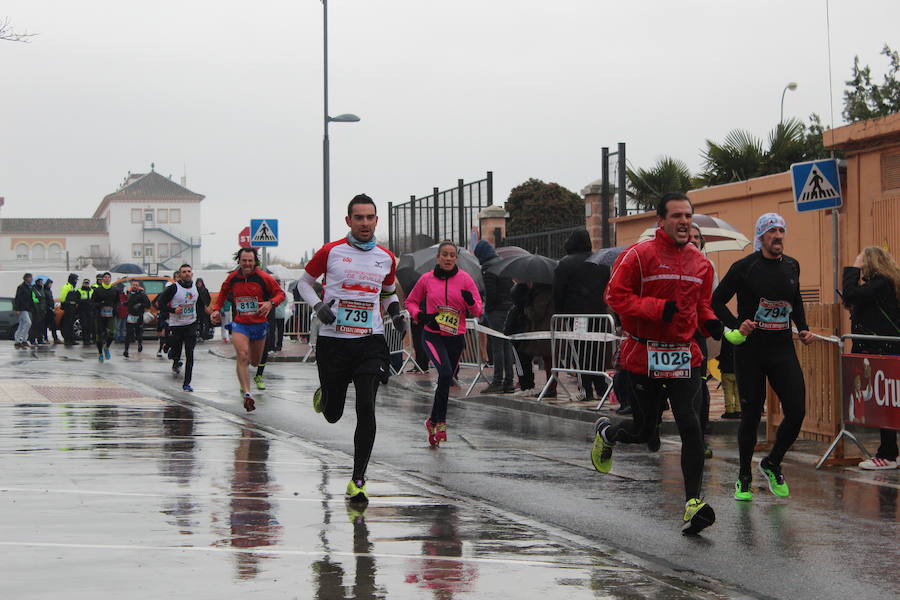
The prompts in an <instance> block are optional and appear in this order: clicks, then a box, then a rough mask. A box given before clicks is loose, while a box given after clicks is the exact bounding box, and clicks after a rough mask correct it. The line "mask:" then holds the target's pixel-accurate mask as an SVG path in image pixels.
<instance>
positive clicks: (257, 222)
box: [250, 219, 278, 248]
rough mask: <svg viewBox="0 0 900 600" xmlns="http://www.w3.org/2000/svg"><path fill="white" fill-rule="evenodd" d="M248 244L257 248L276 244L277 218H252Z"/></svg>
mask: <svg viewBox="0 0 900 600" xmlns="http://www.w3.org/2000/svg"><path fill="white" fill-rule="evenodd" d="M250 245H251V246H256V247H259V248H265V247H273V246H277V245H278V219H252V220H251V221H250Z"/></svg>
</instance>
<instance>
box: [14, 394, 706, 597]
mask: <svg viewBox="0 0 900 600" xmlns="http://www.w3.org/2000/svg"><path fill="white" fill-rule="evenodd" d="M8 384H9V381H8V380H7V381H5V382H0V387H2V386H4V385H8ZM16 385H18V386H19V388H17V389H19V390H23V389H25V388H24V387H23V386H28V387H30V388H31V390H32V391H31V392H29V393H33V394H36V395H41V396H43V398H44V400H43V403H36V404H29V405H28V406H16V405H15V404H14V403H0V417H2V420H0V468H2V472H3V473H4V474H5V477H4V482H3V487H2V488H0V502H3V505H4V510H3V511H0V531H2V532H3V534H2V537H0V546H7V547H8V550H9V552H6V553H5V554H6V556H7V559H6V560H5V567H6V569H5V571H6V572H8V573H12V576H11V577H9V578H7V580H6V581H5V583H4V587H5V589H6V590H7V591H8V593H9V594H10V597H22V596H27V595H28V594H29V593H34V592H35V590H36V589H37V588H38V587H39V588H40V589H41V590H44V591H54V592H55V593H59V594H62V593H65V595H66V597H68V598H82V597H83V598H88V597H91V598H93V597H96V594H97V593H101V594H102V595H104V596H113V595H120V596H123V597H128V598H140V597H147V598H150V597H153V598H157V597H158V595H159V593H160V592H163V591H165V590H169V591H171V590H173V589H177V590H178V593H179V595H183V596H186V595H188V594H200V595H203V596H204V597H212V596H214V595H220V594H226V595H227V594H229V593H234V592H235V591H236V590H237V591H242V590H245V589H246V590H247V591H249V590H253V591H268V592H270V593H276V594H278V595H279V597H284V596H288V597H290V596H291V595H294V596H295V597H300V598H309V597H312V598H319V599H323V600H324V599H328V600H330V599H334V598H357V599H367V598H372V599H375V598H417V599H418V598H425V597H433V598H437V599H450V598H506V597H509V598H523V597H529V598H534V597H542V598H548V599H549V598H566V599H572V598H575V599H577V598H622V599H625V598H628V599H634V598H663V599H677V598H697V597H716V596H715V595H714V594H712V593H711V592H709V591H707V590H703V589H701V588H699V587H697V586H695V585H693V584H690V583H685V582H683V581H680V580H678V579H675V578H670V577H662V576H657V575H655V574H653V573H652V572H649V571H647V570H645V569H643V568H638V567H635V566H633V565H629V564H625V563H622V562H620V561H618V560H616V559H614V558H612V557H610V556H609V555H606V554H603V553H601V552H596V551H593V550H592V549H590V548H584V547H582V546H579V545H578V544H575V543H572V542H570V541H567V540H564V539H557V538H555V537H553V536H550V535H548V534H547V533H545V532H544V531H542V530H538V529H534V528H532V527H531V526H529V525H526V524H523V523H519V522H516V520H515V519H513V518H508V517H505V516H503V515H499V514H497V513H494V512H487V511H484V510H481V509H479V508H477V507H475V506H472V505H469V504H467V503H465V502H458V501H455V500H450V499H447V498H443V497H439V496H434V495H430V494H428V493H424V492H422V490H420V489H419V488H416V487H414V486H412V485H411V484H406V483H404V482H402V481H398V480H396V479H393V478H391V477H385V476H384V474H383V473H381V472H380V471H379V470H378V469H373V473H372V477H373V479H371V480H370V482H369V490H370V494H371V497H372V501H371V504H370V505H369V506H368V508H366V509H362V510H359V509H356V508H354V507H352V506H348V505H347V504H346V503H345V502H344V500H343V487H344V485H345V484H346V481H347V480H348V479H349V475H350V473H349V466H350V465H349V462H350V461H349V459H348V457H346V456H344V455H342V454H334V455H331V454H327V453H324V452H323V451H321V450H320V449H316V448H306V447H304V446H303V445H301V444H296V443H293V442H292V440H289V439H282V438H279V437H273V436H271V435H269V434H266V433H263V432H260V431H258V430H255V429H251V428H249V427H242V426H240V425H236V424H234V423H232V422H228V421H225V420H220V419H216V418H214V417H213V418H210V417H209V416H208V413H206V412H202V411H201V412H198V411H195V410H193V409H191V408H187V407H184V406H180V405H176V404H163V405H160V406H154V405H151V404H148V403H145V402H144V401H143V399H142V398H140V397H135V395H134V394H132V396H131V397H129V396H128V395H127V394H126V395H124V396H122V397H121V398H120V399H119V400H118V402H119V403H118V404H117V405H114V406H113V405H110V398H109V396H110V395H116V393H117V392H115V391H110V390H115V384H112V385H110V386H107V385H104V384H101V383H99V382H98V381H97V380H90V381H83V382H80V383H79V382H76V384H73V385H71V386H69V388H70V389H76V388H77V389H79V390H80V391H77V392H75V393H69V395H68V396H66V398H68V400H67V401H65V402H62V403H59V402H54V400H53V397H55V396H54V395H59V394H63V393H65V390H63V391H57V390H50V391H49V392H48V393H47V394H42V392H41V386H46V385H47V384H46V382H42V383H40V384H36V383H32V382H23V381H22V380H19V381H17V382H16ZM88 389H94V390H96V393H97V398H96V399H95V402H97V403H99V404H97V405H92V404H91V401H90V398H89V397H87V395H89V392H87V391H85V390H88ZM26 391H27V390H26ZM45 391H46V390H45ZM47 396H50V397H49V398H48V397H47ZM73 397H77V400H74V401H73V400H72V399H71V398H73ZM47 564H53V568H52V569H47V568H46V565H47ZM136 581H140V582H141V583H140V589H136V588H135V584H134V582H136ZM38 582H39V583H38ZM175 582H177V588H175V587H173V586H175V585H176V584H175Z"/></svg>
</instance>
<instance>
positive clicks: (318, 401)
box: [313, 388, 322, 413]
mask: <svg viewBox="0 0 900 600" xmlns="http://www.w3.org/2000/svg"><path fill="white" fill-rule="evenodd" d="M313 410H314V411H316V412H317V413H320V412H322V388H319V389H317V390H316V391H315V393H314V394H313Z"/></svg>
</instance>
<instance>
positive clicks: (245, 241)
mask: <svg viewBox="0 0 900 600" xmlns="http://www.w3.org/2000/svg"><path fill="white" fill-rule="evenodd" d="M238 245H239V246H240V247H241V248H250V227H244V228H243V229H241V232H240V233H239V234H238Z"/></svg>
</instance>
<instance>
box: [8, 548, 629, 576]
mask: <svg viewBox="0 0 900 600" xmlns="http://www.w3.org/2000/svg"><path fill="white" fill-rule="evenodd" d="M0 546H8V547H18V548H22V547H36V548H67V549H92V550H149V551H176V552H206V553H225V554H263V555H266V554H268V555H276V556H278V555H281V556H312V557H320V556H326V555H327V556H340V557H344V558H360V557H366V558H372V559H390V558H394V559H401V560H422V561H456V562H467V563H480V564H495V565H520V566H527V567H550V568H554V569H559V568H562V569H591V570H600V571H613V572H617V573H640V572H641V571H640V570H639V569H635V568H633V567H615V566H602V565H597V564H593V563H567V562H553V561H541V560H513V559H507V558H484V557H474V556H443V555H437V554H436V555H428V556H422V555H418V554H393V553H376V552H337V551H322V550H290V549H273V548H261V547H257V548H223V547H217V546H140V545H137V544H72V543H55V542H4V541H0Z"/></svg>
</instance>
